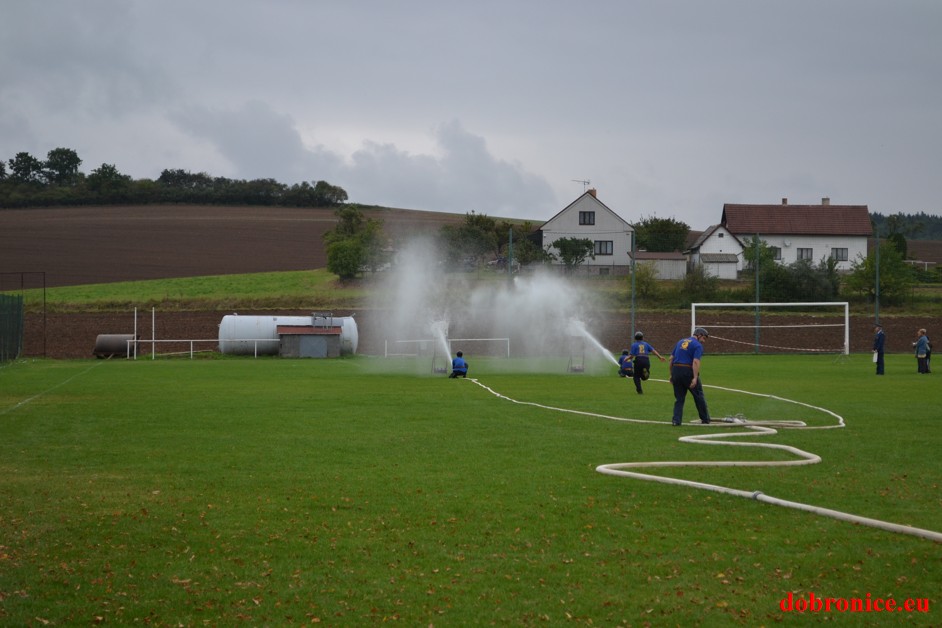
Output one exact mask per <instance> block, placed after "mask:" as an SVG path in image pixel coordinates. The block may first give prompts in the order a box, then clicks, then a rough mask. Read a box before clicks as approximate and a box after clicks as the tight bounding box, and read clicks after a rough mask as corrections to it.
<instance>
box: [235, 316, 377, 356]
mask: <svg viewBox="0 0 942 628" xmlns="http://www.w3.org/2000/svg"><path fill="white" fill-rule="evenodd" d="M305 326H310V327H340V328H341V331H340V353H341V354H346V355H352V354H355V353H356V352H357V344H358V343H359V332H358V330H357V323H356V321H355V320H354V319H353V317H352V316H332V315H323V316H321V315H312V316H240V315H239V314H227V315H226V316H223V317H222V322H221V323H219V351H220V352H221V353H225V354H228V355H277V354H278V350H279V347H280V344H281V343H280V338H279V336H278V327H305Z"/></svg>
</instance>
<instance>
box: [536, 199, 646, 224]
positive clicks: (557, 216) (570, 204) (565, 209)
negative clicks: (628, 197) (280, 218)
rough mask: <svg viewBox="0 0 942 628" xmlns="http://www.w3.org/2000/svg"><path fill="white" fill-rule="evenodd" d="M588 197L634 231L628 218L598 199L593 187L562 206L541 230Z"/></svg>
mask: <svg viewBox="0 0 942 628" xmlns="http://www.w3.org/2000/svg"><path fill="white" fill-rule="evenodd" d="M586 197H588V198H589V199H591V202H592V203H593V204H595V205H597V206H598V207H599V208H600V209H602V210H604V211H606V212H608V213H609V214H611V215H612V216H614V217H615V218H617V219H618V220H619V221H620V222H622V223H624V225H625V231H633V230H634V227H632V226H631V224H630V223H629V222H628V221H627V220H625V219H624V218H622V217H621V216H619V215H618V214H616V213H615V212H614V211H613V210H612V208H610V207H609V206H608V205H606V204H605V203H603V202H602V201H600V200H599V199H598V196H596V192H595V190H594V189H593V190H586V191H585V192H583V193H582V195H581V196H579V197H578V198H577V199H576V200H574V201H573V202H571V203H569V204H568V205H566V206H565V207H564V208H562V209H561V210H559V211H558V212H557V213H556V215H555V216H553V217H552V218H550V219H549V220H547V221H546V222H544V223H543V224H542V225H540V231H542V230H543V229H544V228H545V227H546V225H548V224H550V223H551V222H553V221H554V220H556V219H557V218H559V217H560V216H562V215H563V214H565V213H566V212H567V211H569V209H570V208H572V207H573V206H574V205H576V204H578V203H579V202H580V201H581V200H582V199H584V198H586Z"/></svg>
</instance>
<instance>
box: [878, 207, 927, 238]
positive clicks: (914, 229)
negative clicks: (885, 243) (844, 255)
mask: <svg viewBox="0 0 942 628" xmlns="http://www.w3.org/2000/svg"><path fill="white" fill-rule="evenodd" d="M870 222H872V223H873V232H874V235H878V236H879V237H881V238H886V237H888V236H891V235H893V234H900V235H902V236H904V237H905V238H907V239H909V240H942V216H931V215H929V214H927V213H925V212H919V213H917V214H903V213H900V212H897V213H895V214H888V215H884V214H881V213H880V212H870Z"/></svg>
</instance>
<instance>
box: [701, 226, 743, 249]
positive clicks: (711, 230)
mask: <svg viewBox="0 0 942 628" xmlns="http://www.w3.org/2000/svg"><path fill="white" fill-rule="evenodd" d="M721 227H722V228H724V229H726V231H729V229H728V228H726V227H724V226H723V225H710V226H709V227H707V230H706V231H702V232H699V235H698V236H697V237H696V238H695V239H694V240H693V242H691V243H690V244H689V245H688V246H687V251H688V252H689V251H695V250H697V249H699V248H700V247H701V246H703V243H704V242H706V241H707V240H708V239H709V238H710V236H712V235H713V234H714V233H716V232H717V231H719V230H720V228H721ZM691 233H693V232H691ZM730 235H732V232H731V231H730ZM733 239H734V240H736V242H738V243H739V244H740V246H741V245H742V242H740V241H739V238H737V237H736V236H735V235H733Z"/></svg>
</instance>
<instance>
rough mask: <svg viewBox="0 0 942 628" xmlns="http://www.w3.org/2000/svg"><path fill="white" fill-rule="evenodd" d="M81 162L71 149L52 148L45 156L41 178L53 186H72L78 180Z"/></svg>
mask: <svg viewBox="0 0 942 628" xmlns="http://www.w3.org/2000/svg"><path fill="white" fill-rule="evenodd" d="M81 165H82V160H81V159H79V156H78V153H76V152H75V151H74V150H72V149H71V148H53V149H52V150H51V151H49V152H48V153H47V154H46V163H45V164H44V172H43V176H44V177H45V178H46V181H48V182H49V183H52V184H54V185H72V184H73V183H75V182H76V180H78V178H79V166H81Z"/></svg>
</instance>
